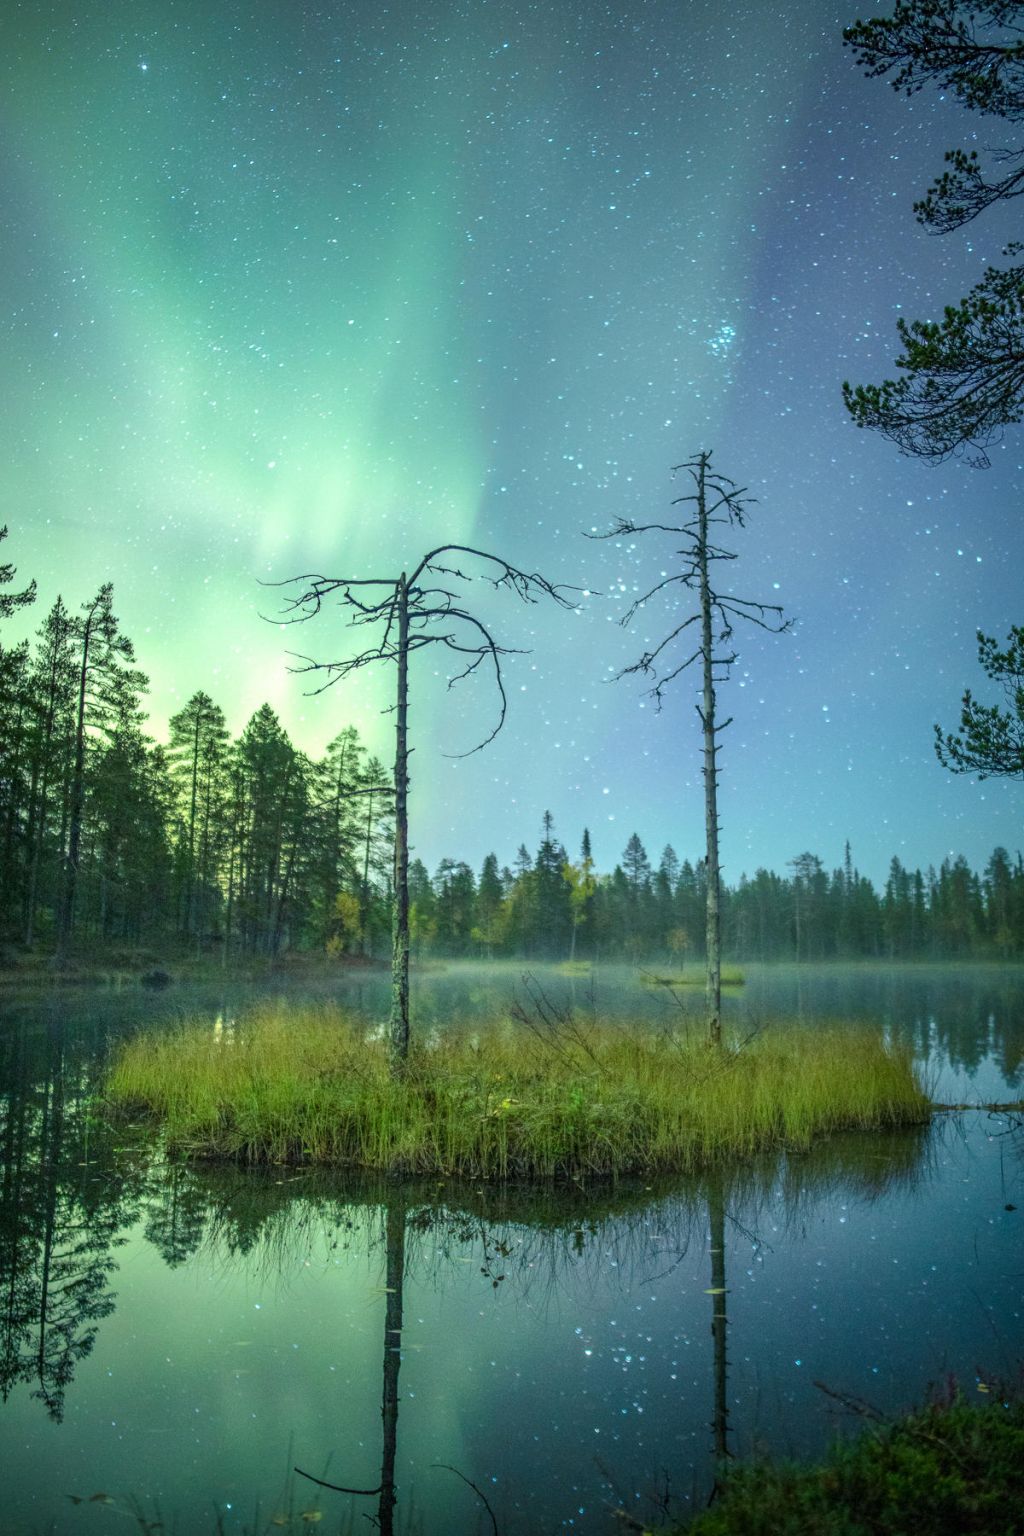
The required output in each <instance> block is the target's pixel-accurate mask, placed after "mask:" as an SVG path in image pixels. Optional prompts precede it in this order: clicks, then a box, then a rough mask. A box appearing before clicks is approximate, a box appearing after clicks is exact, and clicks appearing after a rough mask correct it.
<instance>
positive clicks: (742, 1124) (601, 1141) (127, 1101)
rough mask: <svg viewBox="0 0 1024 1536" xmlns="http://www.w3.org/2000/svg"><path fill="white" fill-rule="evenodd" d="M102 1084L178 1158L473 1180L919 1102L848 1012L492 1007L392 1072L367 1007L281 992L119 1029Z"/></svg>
mask: <svg viewBox="0 0 1024 1536" xmlns="http://www.w3.org/2000/svg"><path fill="white" fill-rule="evenodd" d="M106 1093H107V1098H108V1102H109V1103H110V1105H111V1106H113V1107H115V1108H116V1109H117V1111H118V1112H119V1113H123V1114H130V1115H134V1116H142V1117H144V1118H147V1119H152V1120H153V1121H154V1122H156V1123H159V1124H160V1125H161V1126H162V1127H163V1130H164V1134H165V1137H166V1141H167V1144H168V1147H169V1149H171V1150H173V1151H176V1152H179V1153H185V1154H187V1155H191V1156H195V1157H201V1158H230V1159H236V1160H240V1161H243V1162H261V1163H262V1162H271V1163H320V1164H330V1165H334V1166H343V1167H356V1168H364V1169H374V1170H378V1171H382V1172H386V1173H424V1174H428V1173H429V1174H435V1173H436V1174H443V1175H445V1176H453V1175H459V1176H463V1177H472V1178H478V1179H480V1178H482V1179H505V1178H510V1177H542V1178H552V1177H555V1178H581V1177H585V1176H587V1175H615V1174H627V1173H653V1172H658V1171H660V1172H670V1171H685V1170H691V1169H694V1168H697V1167H700V1166H705V1165H708V1164H711V1163H714V1162H718V1161H721V1160H723V1159H727V1158H729V1159H732V1158H737V1157H740V1158H749V1157H753V1156H754V1155H756V1154H757V1153H760V1152H762V1151H765V1150H768V1149H771V1148H778V1147H798V1148H804V1147H806V1146H808V1145H809V1143H810V1142H811V1140H812V1138H814V1137H816V1136H821V1135H827V1134H828V1133H829V1132H832V1131H838V1130H842V1129H852V1128H865V1129H875V1128H879V1127H893V1126H898V1125H904V1124H909V1123H913V1122H917V1121H920V1120H922V1119H923V1118H925V1117H926V1115H927V1111H928V1101H927V1098H926V1097H925V1095H924V1093H923V1092H922V1090H921V1087H920V1084H919V1083H918V1082H917V1080H916V1078H915V1076H914V1072H913V1068H912V1064H911V1059H910V1055H909V1053H908V1052H907V1051H905V1050H903V1049H902V1048H900V1047H895V1046H891V1045H888V1044H886V1043H885V1042H884V1041H883V1040H882V1038H881V1036H880V1035H878V1034H872V1033H869V1032H865V1031H864V1030H861V1029H857V1028H853V1027H850V1028H840V1027H835V1026H832V1027H828V1028H821V1029H818V1030H808V1029H774V1030H772V1031H770V1032H766V1033H764V1034H763V1035H761V1036H759V1037H758V1038H757V1039H756V1040H754V1041H753V1042H750V1043H748V1044H746V1045H745V1046H744V1047H743V1048H742V1049H735V1048H728V1047H727V1048H726V1049H725V1050H723V1051H714V1050H712V1049H710V1048H709V1047H708V1046H707V1045H706V1044H704V1043H703V1042H700V1043H697V1042H694V1041H692V1040H689V1039H687V1038H686V1037H684V1036H681V1035H677V1034H666V1033H661V1034H658V1033H655V1032H652V1031H651V1029H650V1028H649V1027H646V1026H643V1025H637V1026H635V1027H633V1028H628V1027H623V1026H618V1027H616V1026H611V1025H582V1024H579V1023H577V1022H574V1021H569V1022H568V1023H566V1024H564V1025H563V1026H562V1027H561V1028H559V1029H558V1030H555V1031H551V1030H540V1029H537V1030H531V1029H529V1028H524V1027H523V1026H522V1025H519V1026H516V1027H513V1026H510V1025H508V1024H507V1023H506V1024H502V1023H500V1022H496V1023H495V1024H494V1025H492V1026H488V1027H487V1028H485V1029H481V1030H479V1031H476V1032H473V1033H468V1032H465V1031H462V1030H456V1031H453V1032H452V1033H451V1034H450V1035H444V1036H438V1035H437V1034H436V1033H435V1035H434V1036H433V1037H432V1039H431V1041H430V1042H429V1043H426V1044H419V1045H416V1046H415V1047H414V1049H413V1051H412V1053H411V1055H410V1058H409V1062H408V1066H407V1070H406V1073H405V1075H404V1077H403V1078H402V1079H401V1081H397V1082H396V1081H394V1080H392V1079H391V1078H390V1077H389V1074H388V1067H387V1056H386V1051H385V1047H384V1045H383V1043H382V1041H381V1040H379V1039H373V1038H370V1037H369V1036H368V1034H367V1030H366V1028H365V1026H364V1025H362V1024H360V1023H358V1022H356V1021H354V1020H353V1019H351V1018H349V1017H347V1016H346V1015H345V1014H344V1013H343V1012H342V1011H341V1010H340V1009H338V1008H336V1007H334V1006H333V1005H330V1004H325V1005H321V1006H319V1007H315V1008H312V1007H309V1006H303V1007H291V1006H289V1005H288V1004H287V1003H284V1002H275V1003H268V1004H266V1005H264V1006H262V1007H260V1008H258V1009H257V1010H255V1011H254V1012H253V1013H252V1014H250V1015H249V1016H247V1017H246V1018H245V1019H244V1020H240V1021H239V1023H238V1025H237V1027H235V1028H234V1029H231V1030H228V1031H226V1032H225V1031H223V1030H221V1031H220V1032H219V1033H215V1032H214V1030H213V1029H212V1028H211V1026H210V1025H209V1024H199V1023H187V1024H183V1025H180V1026H178V1027H177V1028H175V1029H173V1030H171V1031H169V1032H163V1033H159V1034H140V1035H138V1036H136V1038H135V1039H133V1040H132V1041H130V1042H128V1043H127V1044H126V1045H124V1046H123V1047H122V1048H121V1049H120V1051H119V1053H118V1055H117V1057H116V1059H115V1061H114V1063H113V1065H112V1067H111V1069H110V1072H109V1075H108V1079H107V1084H106Z"/></svg>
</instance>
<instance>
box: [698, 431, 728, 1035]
mask: <svg viewBox="0 0 1024 1536" xmlns="http://www.w3.org/2000/svg"><path fill="white" fill-rule="evenodd" d="M706 467H707V459H706V456H705V455H703V454H702V455H701V461H700V478H699V481H698V485H697V516H698V520H699V529H698V543H697V560H698V566H699V571H700V627H701V651H702V657H701V660H702V663H703V672H704V679H703V681H704V688H703V700H702V703H701V707H700V709H699V711H698V713H699V714H700V719H701V725H702V726H703V729H704V830H705V836H706V839H707V908H706V926H705V935H706V950H707V979H706V982H705V991H704V996H705V1016H706V1019H707V1026H708V1040H709V1041H710V1043H711V1044H712V1045H716V1046H717V1045H721V1043H722V921H721V912H720V908H719V891H720V879H719V870H718V764H717V761H716V754H717V744H716V742H715V681H714V666H713V656H712V649H711V647H712V634H711V586H710V582H709V580H708V507H707V499H706V496H705V490H704V472H705V469H706Z"/></svg>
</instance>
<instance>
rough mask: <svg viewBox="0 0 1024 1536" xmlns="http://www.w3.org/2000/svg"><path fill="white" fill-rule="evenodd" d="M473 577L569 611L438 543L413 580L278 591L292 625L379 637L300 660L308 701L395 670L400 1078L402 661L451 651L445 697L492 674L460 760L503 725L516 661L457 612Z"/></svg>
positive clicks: (499, 565) (405, 1036) (405, 973)
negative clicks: (340, 620) (488, 721)
mask: <svg viewBox="0 0 1024 1536" xmlns="http://www.w3.org/2000/svg"><path fill="white" fill-rule="evenodd" d="M459 560H462V561H463V562H464V563H465V562H469V561H473V562H477V563H478V565H479V567H480V568H479V569H477V570H476V571H475V572H473V571H472V570H469V571H466V570H462V569H460V567H459V565H458V564H456V563H455V562H457V561H459ZM474 578H478V579H481V580H485V581H487V582H489V583H490V585H491V586H492V587H495V588H497V589H502V588H507V589H510V590H511V591H512V592H514V593H515V595H516V596H517V597H519V598H520V599H521V600H522V601H523V602H524V603H534V602H536V601H537V600H538V598H540V597H550V598H552V599H553V600H554V601H555V602H556V603H558V604H559V606H560V607H562V608H572V607H574V606H575V605H574V603H573V602H572V601H571V600H570V598H569V597H567V596H566V593H568V592H571V591H575V590H576V589H575V588H571V587H566V586H560V585H555V584H554V583H552V582H550V581H548V580H547V578H546V577H544V576H541V575H539V574H538V573H537V572H536V571H531V572H526V571H523V570H520V569H519V567H518V566H515V565H511V564H510V563H509V562H508V561H507V560H503V559H502V558H501V556H500V555H492V554H490V553H488V552H487V551H486V550H482V549H473V548H471V547H470V546H469V545H466V544H441V545H439V546H438V547H437V548H436V549H432V550H430V552H429V553H428V554H426V555H424V557H423V559H422V560H421V561H420V562H419V564H418V565H417V566H416V568H415V570H413V572H412V574H411V575H409V574H407V573H406V572H405V571H403V572H402V573H401V575H400V576H397V577H394V576H374V577H350V576H318V575H305V576H296V577H293V578H292V580H291V581H290V582H286V583H282V585H285V586H298V587H299V591H298V594H297V595H296V596H295V597H293V598H292V599H291V600H290V602H289V603H288V605H287V609H286V612H287V614H288V615H291V617H290V618H289V622H291V623H296V622H301V621H304V620H307V619H311V618H314V617H315V616H316V615H317V614H319V613H320V611H321V609H322V607H323V606H324V604H325V602H327V601H328V600H331V599H333V600H336V601H337V603H338V604H339V605H340V607H341V608H342V609H345V610H347V615H348V617H347V625H348V627H349V628H351V629H362V628H371V629H372V628H373V627H375V626H376V628H377V629H378V634H377V635H376V637H375V639H374V641H373V643H372V644H370V645H368V646H367V647H366V648H365V649H363V650H361V651H359V652H357V654H355V655H354V656H349V657H346V658H345V659H344V660H341V661H315V660H313V659H312V658H311V657H308V656H300V657H298V658H297V661H298V665H297V666H295V667H293V668H292V670H293V671H295V672H300V673H305V672H322V673H325V674H326V677H325V680H324V682H323V683H322V684H321V685H320V686H319V687H317V688H314V689H312V690H311V692H312V693H314V694H316V693H322V692H323V691H324V689H325V688H329V687H331V686H332V684H334V683H337V682H340V681H341V680H342V679H343V678H345V677H349V676H350V675H351V674H352V673H353V672H358V671H360V670H361V669H362V668H363V667H369V666H372V665H374V664H375V663H377V662H393V663H394V664H395V667H396V669H397V688H396V693H395V702H394V703H393V704H392V705H390V706H389V709H388V713H393V714H394V716H395V771H394V795H395V862H394V917H393V922H392V952H391V1020H390V1028H389V1037H388V1038H389V1051H390V1059H391V1069H392V1071H393V1072H394V1073H395V1074H396V1075H397V1074H400V1073H401V1072H402V1070H403V1067H404V1063H405V1060H406V1057H407V1056H408V1054H409V812H408V794H409V772H408V764H409V752H410V750H411V749H410V747H409V727H408V721H409V659H410V657H411V656H413V655H414V654H415V653H416V652H417V651H420V650H422V649H423V648H424V647H425V646H428V645H440V646H443V647H444V648H445V649H446V650H448V651H451V652H452V653H453V654H454V655H455V656H456V657H457V658H459V670H457V671H456V672H455V673H454V674H453V675H452V676H450V677H449V678H448V687H449V688H453V687H454V686H455V684H456V683H458V682H461V681H462V680H463V679H465V678H467V677H471V676H472V675H473V674H474V673H475V672H478V671H479V670H480V669H481V668H485V669H489V670H490V671H491V673H492V676H493V682H494V686H495V687H496V689H497V692H498V704H499V707H498V718H497V721H496V723H495V725H494V728H493V730H491V731H490V732H489V733H488V734H487V735H486V736H485V737H484V738H483V740H482V741H478V742H477V743H476V745H475V746H473V747H471V748H470V749H469V751H468V752H463V753H459V754H458V755H459V756H460V757H470V756H471V755H472V754H473V753H474V752H479V751H480V750H481V748H483V747H485V746H487V745H488V743H489V742H491V741H493V740H494V738H495V736H497V734H498V732H499V731H500V730H501V727H502V726H503V725H504V723H505V716H506V713H507V711H508V697H507V695H506V692H505V682H504V677H503V675H502V667H501V659H502V657H503V656H509V655H513V654H522V652H521V651H517V648H516V647H511V646H504V645H499V644H498V642H497V640H495V638H494V636H493V635H492V634H491V631H490V629H489V628H488V626H487V625H486V624H485V623H484V622H483V620H482V619H480V618H478V617H477V616H476V614H473V613H470V612H469V610H468V609H467V608H466V607H465V606H464V605H463V601H462V597H461V593H460V590H459V585H460V584H462V583H465V582H468V581H472V580H473V579H474ZM451 583H455V584H456V585H451Z"/></svg>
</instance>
